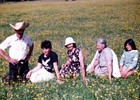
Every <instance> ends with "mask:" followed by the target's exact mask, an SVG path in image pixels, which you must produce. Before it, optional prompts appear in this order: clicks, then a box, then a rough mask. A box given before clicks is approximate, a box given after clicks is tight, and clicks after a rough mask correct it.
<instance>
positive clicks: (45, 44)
mask: <svg viewBox="0 0 140 100" xmlns="http://www.w3.org/2000/svg"><path fill="white" fill-rule="evenodd" d="M41 48H42V51H43V53H42V54H41V55H40V56H39V58H38V64H37V66H36V67H35V68H33V69H32V70H30V71H29V72H28V73H27V75H26V77H27V78H30V80H31V82H32V83H38V82H45V81H49V80H51V79H54V78H55V74H56V80H57V82H58V83H59V84H61V83H62V81H61V80H60V75H59V70H58V56H57V54H56V53H55V52H53V51H52V45H51V42H50V41H49V40H44V41H42V43H41Z"/></svg>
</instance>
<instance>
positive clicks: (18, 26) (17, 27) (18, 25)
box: [10, 22, 29, 30]
mask: <svg viewBox="0 0 140 100" xmlns="http://www.w3.org/2000/svg"><path fill="white" fill-rule="evenodd" d="M10 26H11V27H12V28H13V29H15V30H22V29H25V28H27V27H28V26H29V23H27V22H17V23H16V24H15V25H12V24H10Z"/></svg>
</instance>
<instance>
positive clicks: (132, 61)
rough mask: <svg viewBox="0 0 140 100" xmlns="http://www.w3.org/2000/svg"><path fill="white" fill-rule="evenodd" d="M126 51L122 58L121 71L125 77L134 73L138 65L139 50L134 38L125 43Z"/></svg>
mask: <svg viewBox="0 0 140 100" xmlns="http://www.w3.org/2000/svg"><path fill="white" fill-rule="evenodd" d="M124 49H125V50H124V52H123V55H122V57H121V60H120V72H121V76H122V77H123V78H127V77H128V76H129V75H132V74H133V73H134V72H135V71H136V69H137V67H138V55H139V53H138V50H137V48H136V45H135V42H134V41H133V40H132V39H128V40H126V42H125V43H124Z"/></svg>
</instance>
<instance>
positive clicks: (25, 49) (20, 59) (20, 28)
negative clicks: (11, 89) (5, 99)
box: [0, 22, 34, 82]
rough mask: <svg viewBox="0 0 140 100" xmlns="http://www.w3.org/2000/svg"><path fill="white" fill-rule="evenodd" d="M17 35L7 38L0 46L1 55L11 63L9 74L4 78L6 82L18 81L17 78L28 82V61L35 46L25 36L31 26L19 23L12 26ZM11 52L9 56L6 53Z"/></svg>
mask: <svg viewBox="0 0 140 100" xmlns="http://www.w3.org/2000/svg"><path fill="white" fill-rule="evenodd" d="M10 26H11V27H12V28H13V29H14V31H15V34H14V35H11V36H9V37H7V38H6V39H5V40H4V41H3V42H2V43H1V44H0V55H1V56H2V57H3V58H4V59H5V60H6V61H8V62H9V73H8V74H7V75H6V76H5V77H4V78H3V80H4V81H6V82H9V81H10V80H12V81H17V76H20V77H21V79H22V80H24V79H25V80H26V74H27V73H28V71H29V66H28V60H29V59H30V57H31V54H32V51H33V47H34V44H33V42H32V41H31V39H29V37H28V36H27V35H26V34H24V31H25V28H27V27H28V26H29V23H27V22H18V23H16V24H15V25H12V24H10ZM5 49H8V50H9V55H8V54H6V53H5Z"/></svg>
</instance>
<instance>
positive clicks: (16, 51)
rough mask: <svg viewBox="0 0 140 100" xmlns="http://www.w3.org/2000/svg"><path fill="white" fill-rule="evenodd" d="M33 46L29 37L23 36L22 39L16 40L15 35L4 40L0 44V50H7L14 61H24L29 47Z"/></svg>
mask: <svg viewBox="0 0 140 100" xmlns="http://www.w3.org/2000/svg"><path fill="white" fill-rule="evenodd" d="M32 45H33V42H32V41H31V39H29V37H28V36H27V35H25V34H23V37H22V39H18V38H17V36H16V34H14V35H11V36H9V37H7V38H6V39H5V41H3V42H2V43H1V44H0V49H2V50H5V49H7V48H8V49H9V56H10V57H11V58H13V59H16V60H18V61H19V60H24V59H25V58H26V56H27V54H28V51H29V48H28V47H30V46H32Z"/></svg>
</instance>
